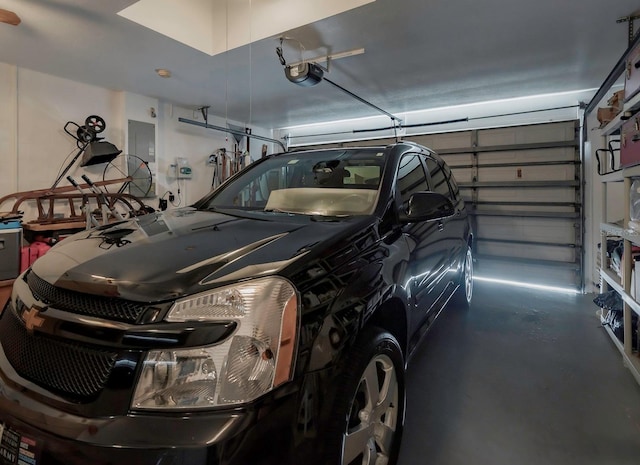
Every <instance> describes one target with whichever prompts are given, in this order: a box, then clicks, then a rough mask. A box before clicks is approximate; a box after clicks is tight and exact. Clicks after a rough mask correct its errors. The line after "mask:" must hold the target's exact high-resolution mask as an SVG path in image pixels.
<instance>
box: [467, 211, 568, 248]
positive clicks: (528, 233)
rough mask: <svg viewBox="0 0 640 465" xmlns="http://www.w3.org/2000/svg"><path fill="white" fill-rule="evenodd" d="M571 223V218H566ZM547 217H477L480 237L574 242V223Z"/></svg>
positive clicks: (541, 241) (559, 242)
mask: <svg viewBox="0 0 640 465" xmlns="http://www.w3.org/2000/svg"><path fill="white" fill-rule="evenodd" d="M565 221H566V222H568V223H571V220H565ZM563 223H564V222H563V221H558V220H551V219H545V218H504V217H489V216H481V217H479V218H478V219H477V224H478V237H484V238H493V239H505V240H517V241H531V242H540V243H554V244H569V243H573V241H574V239H575V237H574V236H575V235H574V234H573V228H572V227H571V228H569V227H567V226H572V224H568V225H567V224H563Z"/></svg>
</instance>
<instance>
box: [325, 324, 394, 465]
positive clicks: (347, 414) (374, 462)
mask: <svg viewBox="0 0 640 465" xmlns="http://www.w3.org/2000/svg"><path fill="white" fill-rule="evenodd" d="M338 383H339V386H340V387H339V389H338V392H337V397H336V398H335V402H334V404H335V405H334V408H333V410H332V413H331V415H332V420H331V421H330V425H332V427H331V428H329V431H328V433H329V434H330V438H329V444H330V448H329V451H328V452H329V455H330V457H328V460H327V462H326V463H331V464H336V465H394V464H395V463H396V462H397V459H398V453H399V450H400V441H401V438H402V427H403V424H404V411H405V387H404V361H403V355H402V351H401V349H400V346H399V344H398V341H397V340H396V339H395V338H394V337H393V336H392V335H391V334H389V333H387V332H385V331H383V330H380V329H377V328H376V329H369V330H365V332H364V333H363V334H362V335H361V336H360V337H359V340H358V342H357V343H356V344H355V345H354V347H352V348H351V349H349V352H348V356H347V358H346V359H345V360H344V362H343V365H342V370H341V375H340V379H339V380H338Z"/></svg>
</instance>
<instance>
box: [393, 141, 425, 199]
mask: <svg viewBox="0 0 640 465" xmlns="http://www.w3.org/2000/svg"><path fill="white" fill-rule="evenodd" d="M396 189H397V192H398V194H399V196H400V201H401V203H402V205H403V206H406V203H407V202H408V201H409V197H411V194H413V193H415V192H420V191H427V190H429V185H428V184H427V176H426V174H425V172H424V168H423V167H422V163H421V162H420V157H419V156H418V155H413V154H412V155H405V156H403V157H402V160H400V166H399V167H398V179H397V184H396Z"/></svg>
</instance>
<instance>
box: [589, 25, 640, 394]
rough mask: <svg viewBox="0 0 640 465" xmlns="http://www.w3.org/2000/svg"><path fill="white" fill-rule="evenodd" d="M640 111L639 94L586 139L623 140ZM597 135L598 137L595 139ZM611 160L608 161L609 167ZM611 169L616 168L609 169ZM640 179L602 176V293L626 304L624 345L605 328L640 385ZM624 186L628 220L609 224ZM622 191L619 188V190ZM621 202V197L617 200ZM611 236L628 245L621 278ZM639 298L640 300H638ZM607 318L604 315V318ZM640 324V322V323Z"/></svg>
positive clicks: (631, 170)
mask: <svg viewBox="0 0 640 465" xmlns="http://www.w3.org/2000/svg"><path fill="white" fill-rule="evenodd" d="M638 46H640V36H636V39H635V40H634V41H633V43H631V44H630V45H629V48H628V49H627V51H626V52H625V53H624V54H623V55H622V57H621V58H620V60H619V61H618V63H617V64H616V66H615V67H614V69H613V70H612V72H611V74H610V75H609V76H608V77H607V79H606V80H605V82H604V83H603V85H602V86H601V87H600V89H599V90H598V92H597V93H596V95H595V97H594V98H593V99H592V100H591V102H590V103H589V104H588V105H587V107H586V109H585V122H586V121H588V115H589V114H590V113H591V112H593V111H594V110H595V109H596V108H597V107H598V106H601V105H602V103H603V102H604V101H605V100H606V96H607V94H609V93H611V92H612V89H613V88H614V86H615V85H616V83H618V82H619V81H620V80H621V78H622V77H623V76H624V73H625V71H626V60H627V58H628V57H629V55H630V53H631V52H632V51H633V50H634V49H635V48H636V47H638ZM639 111H640V94H636V95H635V96H634V97H633V98H631V99H629V100H628V101H627V102H625V103H624V106H623V109H622V111H621V112H620V113H619V114H618V115H617V116H616V117H615V118H614V119H613V120H612V121H610V122H609V123H608V124H606V125H605V126H603V127H600V128H589V127H588V125H587V124H585V128H584V133H583V134H584V136H585V137H584V138H585V139H592V140H595V139H596V138H597V137H598V136H600V137H601V138H602V139H601V140H602V141H603V142H604V144H605V146H606V145H607V144H608V143H609V141H610V140H612V138H613V140H616V139H617V138H618V137H619V134H620V129H621V127H622V125H623V124H624V123H625V121H626V120H628V119H629V117H631V116H634V115H635V114H637V113H638V112H639ZM594 135H595V136H594ZM607 162H608V161H605V164H607ZM606 168H608V169H611V168H613V167H611V166H607V167H606ZM636 178H640V165H636V166H630V167H626V168H624V169H621V170H619V171H615V172H612V173H609V174H606V175H603V176H601V177H600V181H601V183H602V212H601V218H602V220H601V223H600V228H599V229H600V244H601V247H600V271H599V274H600V290H601V292H603V293H604V292H607V291H609V290H614V291H615V292H617V293H618V294H619V295H620V297H621V298H622V301H623V324H624V337H623V340H624V342H622V341H620V339H618V337H617V336H616V335H615V334H614V332H613V331H612V330H611V329H610V328H609V327H608V326H607V325H603V328H604V330H605V331H606V333H607V334H608V335H609V336H610V337H611V340H612V341H613V343H614V345H615V347H616V348H617V349H618V350H619V351H620V354H621V355H622V360H623V363H624V364H625V366H626V367H627V368H629V371H630V372H631V374H632V375H633V377H634V378H635V379H636V381H637V382H638V383H639V384H640V356H639V353H638V351H637V349H634V348H633V332H634V329H635V328H633V324H632V321H633V316H634V314H635V315H637V316H638V317H639V318H640V302H639V300H640V289H636V292H635V295H636V297H635V298H634V296H633V295H632V291H631V289H632V286H631V281H632V268H633V265H634V264H633V259H632V247H633V246H634V245H636V246H640V233H638V232H636V231H633V230H630V229H628V224H629V221H630V191H631V184H632V182H633V180H634V179H636ZM620 183H622V185H623V189H622V192H623V199H619V200H621V204H622V205H623V206H624V207H623V208H624V210H623V211H624V219H623V221H622V224H612V223H610V222H607V220H608V215H607V205H608V204H609V203H608V195H609V194H608V191H609V189H610V188H611V186H612V185H614V184H617V185H619V184H620ZM618 192H619V189H618ZM616 199H617V200H618V198H617V197H616ZM610 237H616V238H621V239H622V241H623V244H624V249H623V255H622V263H621V267H620V268H621V270H620V271H621V276H618V274H616V273H615V272H614V271H613V270H611V269H610V268H609V267H608V262H607V240H608V238H610ZM636 299H638V300H636ZM601 318H604V315H602V316H601ZM639 321H640V320H639Z"/></svg>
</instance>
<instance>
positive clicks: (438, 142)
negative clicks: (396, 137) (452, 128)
mask: <svg viewBox="0 0 640 465" xmlns="http://www.w3.org/2000/svg"><path fill="white" fill-rule="evenodd" d="M406 139H407V140H410V141H413V142H415V143H417V144H422V145H424V146H425V147H429V148H430V149H432V150H435V151H436V152H437V151H438V150H446V149H459V148H461V147H473V133H472V132H471V131H462V132H449V133H444V134H429V135H424V136H410V137H407V138H406Z"/></svg>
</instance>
